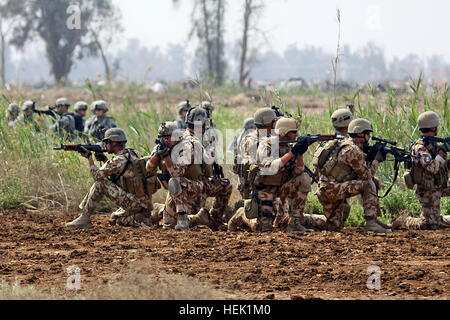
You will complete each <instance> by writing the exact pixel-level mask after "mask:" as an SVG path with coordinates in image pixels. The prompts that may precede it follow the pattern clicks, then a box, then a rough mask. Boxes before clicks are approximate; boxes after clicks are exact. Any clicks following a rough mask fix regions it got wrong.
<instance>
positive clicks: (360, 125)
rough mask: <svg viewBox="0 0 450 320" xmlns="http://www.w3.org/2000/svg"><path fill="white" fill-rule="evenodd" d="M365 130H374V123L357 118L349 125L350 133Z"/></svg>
mask: <svg viewBox="0 0 450 320" xmlns="http://www.w3.org/2000/svg"><path fill="white" fill-rule="evenodd" d="M365 131H370V132H373V126H372V123H371V122H370V121H369V120H366V119H355V120H353V121H352V122H350V124H349V125H348V133H350V134H358V133H363V132H365Z"/></svg>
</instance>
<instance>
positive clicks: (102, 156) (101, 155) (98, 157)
mask: <svg viewBox="0 0 450 320" xmlns="http://www.w3.org/2000/svg"><path fill="white" fill-rule="evenodd" d="M95 160H97V161H99V162H106V161H108V157H107V156H105V154H104V153H96V154H95Z"/></svg>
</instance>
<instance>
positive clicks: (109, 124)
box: [84, 115, 117, 141]
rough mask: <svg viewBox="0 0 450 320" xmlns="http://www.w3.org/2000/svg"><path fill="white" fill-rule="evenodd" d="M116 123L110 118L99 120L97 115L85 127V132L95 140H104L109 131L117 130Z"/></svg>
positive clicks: (87, 121)
mask: <svg viewBox="0 0 450 320" xmlns="http://www.w3.org/2000/svg"><path fill="white" fill-rule="evenodd" d="M116 127H117V125H116V122H115V121H114V119H113V118H111V117H110V116H106V115H105V116H103V117H102V118H98V117H97V116H96V115H93V116H91V117H90V118H89V119H88V120H86V123H85V125H84V132H85V133H87V134H89V135H91V136H92V137H94V139H95V140H99V141H101V140H103V137H104V135H105V132H106V131H107V130H108V129H111V128H116Z"/></svg>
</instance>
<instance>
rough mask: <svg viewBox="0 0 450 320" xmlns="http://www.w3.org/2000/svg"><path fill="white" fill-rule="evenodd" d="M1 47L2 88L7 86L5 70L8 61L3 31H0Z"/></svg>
mask: <svg viewBox="0 0 450 320" xmlns="http://www.w3.org/2000/svg"><path fill="white" fill-rule="evenodd" d="M0 46H1V65H0V74H1V78H2V88H4V87H5V85H6V76H5V72H6V70H5V68H6V66H5V65H6V61H5V60H6V59H5V50H6V48H5V35H4V34H3V31H2V30H0Z"/></svg>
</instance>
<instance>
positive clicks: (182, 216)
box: [175, 212, 189, 231]
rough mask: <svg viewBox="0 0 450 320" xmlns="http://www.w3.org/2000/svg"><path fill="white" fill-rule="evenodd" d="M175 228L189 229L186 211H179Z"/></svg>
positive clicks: (180, 229)
mask: <svg viewBox="0 0 450 320" xmlns="http://www.w3.org/2000/svg"><path fill="white" fill-rule="evenodd" d="M175 230H179V231H189V220H188V217H187V213H186V212H183V213H178V218H177V225H176V226H175Z"/></svg>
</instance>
